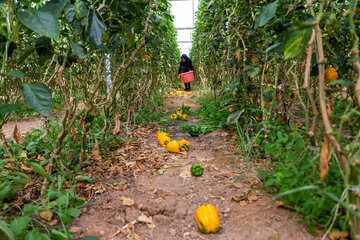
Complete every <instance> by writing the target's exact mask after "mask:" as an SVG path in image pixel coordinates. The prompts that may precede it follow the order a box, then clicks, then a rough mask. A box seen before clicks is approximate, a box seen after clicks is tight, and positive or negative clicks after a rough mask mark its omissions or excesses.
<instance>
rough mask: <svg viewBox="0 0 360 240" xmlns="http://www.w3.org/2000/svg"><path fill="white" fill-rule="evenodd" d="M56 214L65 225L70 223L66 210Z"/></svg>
mask: <svg viewBox="0 0 360 240" xmlns="http://www.w3.org/2000/svg"><path fill="white" fill-rule="evenodd" d="M56 213H57V215H58V216H59V218H60V221H61V222H62V223H63V224H64V225H66V226H69V225H70V224H71V216H70V214H69V213H68V212H67V211H64V212H56Z"/></svg>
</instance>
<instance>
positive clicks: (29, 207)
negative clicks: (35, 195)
mask: <svg viewBox="0 0 360 240" xmlns="http://www.w3.org/2000/svg"><path fill="white" fill-rule="evenodd" d="M23 212H24V214H25V215H27V216H31V215H35V214H37V213H38V210H37V207H36V206H35V205H33V204H26V205H25V206H24V208H23Z"/></svg>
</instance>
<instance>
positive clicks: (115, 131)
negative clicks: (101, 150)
mask: <svg viewBox="0 0 360 240" xmlns="http://www.w3.org/2000/svg"><path fill="white" fill-rule="evenodd" d="M119 118H120V114H118V115H116V116H115V119H114V120H115V127H114V130H113V135H117V134H118V133H119V131H120V120H119Z"/></svg>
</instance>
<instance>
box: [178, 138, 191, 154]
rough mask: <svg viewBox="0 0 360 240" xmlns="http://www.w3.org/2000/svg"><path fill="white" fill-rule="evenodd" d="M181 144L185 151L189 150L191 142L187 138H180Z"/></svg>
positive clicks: (182, 149)
mask: <svg viewBox="0 0 360 240" xmlns="http://www.w3.org/2000/svg"><path fill="white" fill-rule="evenodd" d="M179 145H180V150H181V151H185V150H186V151H189V147H190V143H189V142H188V141H187V140H185V139H182V140H180V141H179Z"/></svg>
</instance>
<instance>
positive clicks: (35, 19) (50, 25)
mask: <svg viewBox="0 0 360 240" xmlns="http://www.w3.org/2000/svg"><path fill="white" fill-rule="evenodd" d="M17 17H18V19H19V20H20V22H21V23H22V24H24V25H25V26H26V27H28V28H30V29H31V30H33V31H34V32H36V33H38V34H41V35H44V36H46V37H49V38H52V39H55V40H56V41H58V40H59V35H60V23H59V20H58V19H57V18H56V17H55V16H54V15H53V14H51V13H50V12H47V11H42V10H35V11H32V10H28V9H22V10H20V11H19V12H18V14H17Z"/></svg>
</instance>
